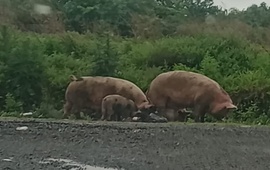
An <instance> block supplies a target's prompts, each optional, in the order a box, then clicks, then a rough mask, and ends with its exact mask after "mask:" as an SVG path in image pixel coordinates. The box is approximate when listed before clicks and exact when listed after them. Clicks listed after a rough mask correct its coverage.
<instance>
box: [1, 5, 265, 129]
mask: <svg viewBox="0 0 270 170" xmlns="http://www.w3.org/2000/svg"><path fill="white" fill-rule="evenodd" d="M34 3H42V4H46V5H49V6H50V7H52V12H51V13H50V14H49V15H40V14H37V13H35V12H34V10H33V6H34ZM0 7H1V8H2V13H0V19H1V23H0V25H1V29H0V88H1V91H0V109H1V113H0V114H1V115H2V116H14V115H15V116H18V115H19V113H21V112H29V111H32V112H34V113H35V114H34V116H35V117H57V116H59V115H61V114H62V107H63V104H64V93H65V89H66V87H67V85H68V83H69V75H70V74H75V75H78V76H81V75H102V76H114V77H121V78H124V79H127V80H130V81H132V82H134V83H136V84H137V85H138V86H139V87H140V88H142V90H143V91H146V90H147V88H148V85H149V83H150V82H151V80H152V79H153V78H154V77H155V76H157V75H158V74H160V73H162V72H165V71H169V70H191V71H195V72H199V73H202V74H205V75H207V76H208V77H210V78H212V79H214V80H216V81H217V82H219V83H220V84H221V86H223V87H224V89H225V90H226V91H227V92H228V93H229V94H230V95H231V97H232V99H233V101H234V103H236V104H237V105H238V107H239V109H238V110H237V111H235V112H234V113H233V114H232V115H231V118H230V121H233V122H244V123H256V124H268V123H270V121H269V120H270V75H269V73H270V56H269V52H268V48H269V47H268V46H269V44H270V39H269V38H270V34H269V26H270V22H269V21H270V20H269V19H270V8H269V7H268V6H267V5H266V4H265V3H262V4H261V5H260V6H256V5H253V6H251V7H249V8H247V9H246V10H243V11H239V10H237V9H231V10H230V11H227V10H224V9H221V8H218V7H217V6H214V5H213V1H212V0H196V1H192V0H157V1H156V0H147V1H145V0H114V1H111V0H110V1H109V0H99V1H97V0H91V1H88V0H58V1H52V0H39V1H35V2H34V1H31V0H26V1H18V0H2V1H1V2H0Z"/></svg>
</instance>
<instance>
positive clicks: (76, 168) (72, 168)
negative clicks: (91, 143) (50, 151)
mask: <svg viewBox="0 0 270 170" xmlns="http://www.w3.org/2000/svg"><path fill="white" fill-rule="evenodd" d="M53 162H56V163H59V164H62V165H60V166H61V167H63V168H65V169H67V168H69V169H68V170H124V169H115V168H104V167H97V166H90V165H86V164H82V163H79V162H75V161H73V160H70V159H60V158H59V159H55V158H47V159H44V160H43V161H39V163H40V164H51V163H53Z"/></svg>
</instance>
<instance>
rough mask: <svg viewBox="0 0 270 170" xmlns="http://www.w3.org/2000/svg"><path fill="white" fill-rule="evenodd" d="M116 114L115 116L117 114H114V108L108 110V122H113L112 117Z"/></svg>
mask: <svg viewBox="0 0 270 170" xmlns="http://www.w3.org/2000/svg"><path fill="white" fill-rule="evenodd" d="M114 114H115V112H114V110H113V108H112V107H110V108H108V109H107V116H106V117H107V118H106V119H107V120H108V121H110V120H111V117H112V116H113V115H114Z"/></svg>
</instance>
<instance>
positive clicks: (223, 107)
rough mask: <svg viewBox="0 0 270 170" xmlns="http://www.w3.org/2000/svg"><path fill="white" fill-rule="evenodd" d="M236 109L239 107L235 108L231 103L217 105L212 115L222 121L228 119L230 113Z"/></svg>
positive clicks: (213, 108)
mask: <svg viewBox="0 0 270 170" xmlns="http://www.w3.org/2000/svg"><path fill="white" fill-rule="evenodd" d="M236 109H237V106H235V105H234V104H232V103H231V102H224V103H216V104H215V105H214V107H212V110H211V114H212V116H213V117H215V118H217V119H222V118H226V117H227V116H228V114H229V113H230V112H232V111H234V110H236Z"/></svg>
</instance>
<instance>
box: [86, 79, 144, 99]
mask: <svg viewBox="0 0 270 170" xmlns="http://www.w3.org/2000/svg"><path fill="white" fill-rule="evenodd" d="M83 78H84V79H87V83H88V85H87V86H88V87H89V90H90V94H92V96H93V97H92V98H95V100H96V103H97V104H99V103H100V102H101V100H102V99H103V98H104V97H105V96H107V95H111V94H118V95H121V96H123V97H125V98H128V99H131V100H133V101H135V102H136V103H140V102H141V101H140V100H144V98H146V97H145V95H144V93H143V92H142V91H141V89H140V88H139V87H137V86H136V85H135V84H134V83H132V82H129V81H127V80H124V79H120V78H115V77H101V76H96V77H83Z"/></svg>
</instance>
